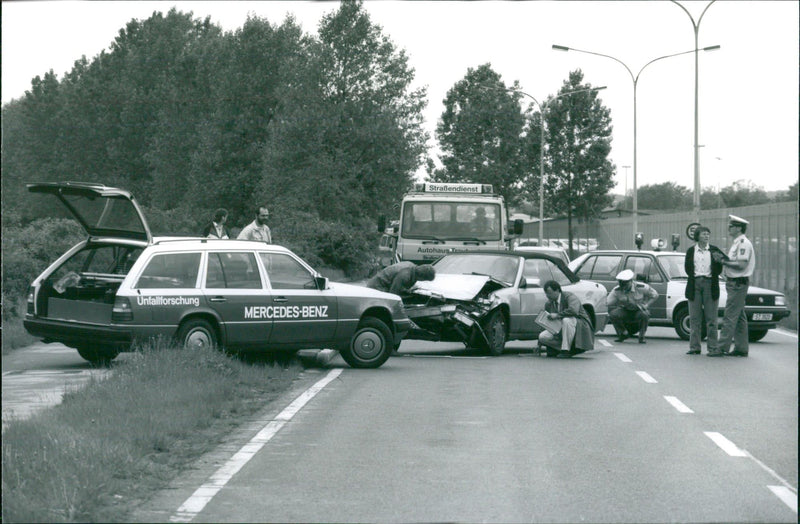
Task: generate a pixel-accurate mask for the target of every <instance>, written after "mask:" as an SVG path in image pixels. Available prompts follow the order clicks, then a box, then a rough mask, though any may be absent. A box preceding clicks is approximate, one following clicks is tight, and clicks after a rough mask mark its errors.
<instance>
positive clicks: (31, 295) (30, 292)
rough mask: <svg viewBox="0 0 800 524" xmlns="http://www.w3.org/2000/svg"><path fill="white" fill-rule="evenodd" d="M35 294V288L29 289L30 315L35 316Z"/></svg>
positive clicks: (30, 287)
mask: <svg viewBox="0 0 800 524" xmlns="http://www.w3.org/2000/svg"><path fill="white" fill-rule="evenodd" d="M34 294H35V290H34V289H33V286H29V287H28V314H29V315H33V314H34V313H35V312H36V308H35V307H34V301H33V297H34Z"/></svg>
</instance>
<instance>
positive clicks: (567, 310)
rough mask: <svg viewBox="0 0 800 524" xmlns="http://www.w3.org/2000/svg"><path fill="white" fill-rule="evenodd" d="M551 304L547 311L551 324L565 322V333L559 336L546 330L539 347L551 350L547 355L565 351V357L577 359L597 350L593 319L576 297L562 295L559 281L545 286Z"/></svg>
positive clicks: (562, 324) (570, 294)
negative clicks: (582, 354)
mask: <svg viewBox="0 0 800 524" xmlns="http://www.w3.org/2000/svg"><path fill="white" fill-rule="evenodd" d="M544 293H545V295H547V304H545V306H544V310H545V311H546V312H547V316H548V318H549V319H550V320H560V321H561V331H560V332H559V333H556V334H555V335H554V334H552V333H550V332H549V331H547V330H545V331H542V332H541V333H540V334H539V345H540V346H545V347H547V348H548V349H547V355H548V356H551V355H554V354H557V351H559V350H560V351H561V352H562V354H563V355H569V356H571V355H575V354H577V353H583V352H584V351H591V350H593V349H594V331H592V323H591V321H590V320H589V315H588V314H587V313H586V310H585V309H583V307H582V306H581V301H580V299H579V298H578V297H577V296H576V295H574V294H573V293H569V292H568V291H562V289H561V285H560V284H559V283H558V282H556V281H555V280H548V281H547V282H545V284H544Z"/></svg>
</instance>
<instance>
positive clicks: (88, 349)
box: [76, 346, 119, 366]
mask: <svg viewBox="0 0 800 524" xmlns="http://www.w3.org/2000/svg"><path fill="white" fill-rule="evenodd" d="M76 349H77V350H78V354H79V355H80V356H81V357H82V358H83V359H84V360H88V361H89V362H91V363H92V364H94V365H97V366H107V365H108V364H110V363H111V361H112V360H114V359H115V358H117V355H119V350H118V349H111V348H104V347H92V346H79V347H77V348H76Z"/></svg>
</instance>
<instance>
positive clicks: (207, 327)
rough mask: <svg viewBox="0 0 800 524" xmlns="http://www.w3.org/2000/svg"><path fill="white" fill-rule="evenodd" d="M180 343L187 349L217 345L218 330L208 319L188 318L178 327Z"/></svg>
mask: <svg viewBox="0 0 800 524" xmlns="http://www.w3.org/2000/svg"><path fill="white" fill-rule="evenodd" d="M177 338H178V344H180V346H181V347H182V348H185V349H202V348H204V347H216V346H217V342H218V341H217V332H216V331H214V327H213V326H212V325H211V324H209V323H208V321H206V320H203V319H201V318H196V319H191V320H187V321H186V322H184V323H183V324H181V327H180V328H179V329H178V337H177Z"/></svg>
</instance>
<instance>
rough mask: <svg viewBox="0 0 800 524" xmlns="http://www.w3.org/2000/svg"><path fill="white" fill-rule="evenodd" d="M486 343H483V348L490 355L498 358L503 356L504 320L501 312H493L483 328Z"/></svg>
mask: <svg viewBox="0 0 800 524" xmlns="http://www.w3.org/2000/svg"><path fill="white" fill-rule="evenodd" d="M483 332H484V334H485V335H486V338H487V339H488V344H487V343H486V342H487V341H486V340H484V341H483V346H484V348H485V349H486V350H487V351H488V352H489V354H490V355H492V356H495V357H498V356H500V355H502V354H503V350H504V349H505V347H506V318H505V317H504V316H503V313H502V312H501V311H495V312H494V313H492V314H491V316H489V319H488V320H487V321H486V323H485V324H484V326H483Z"/></svg>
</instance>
